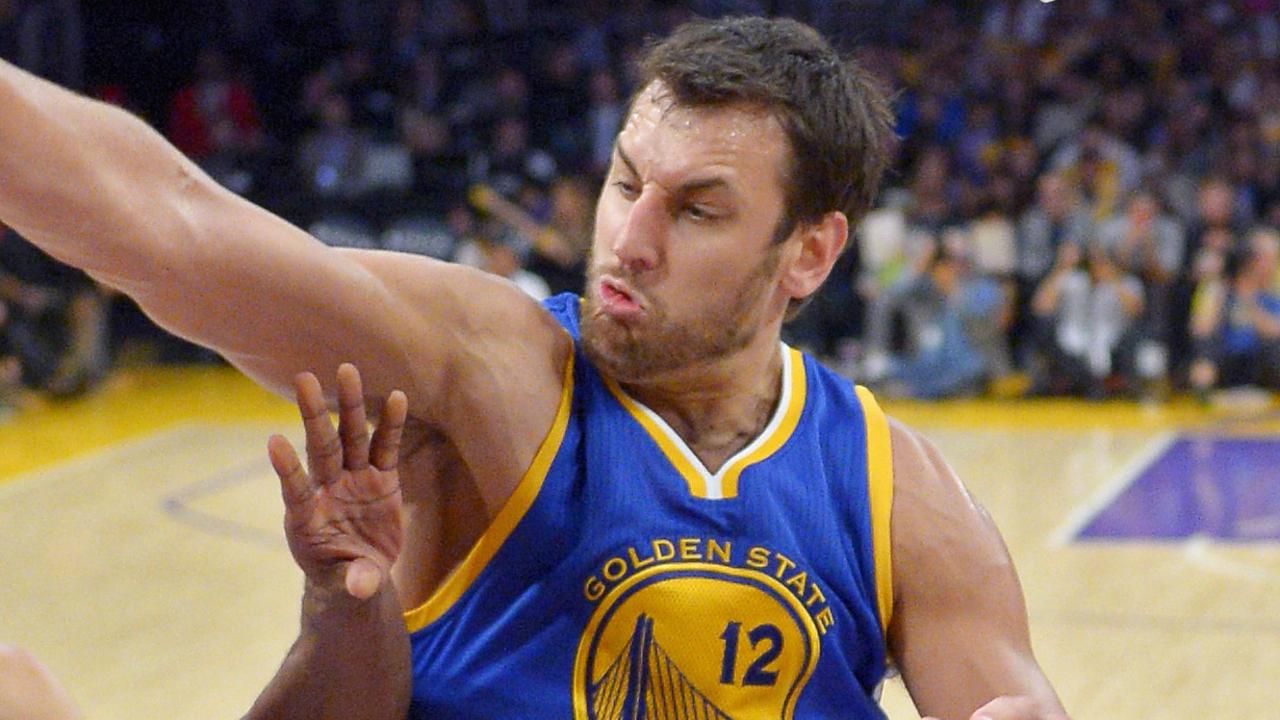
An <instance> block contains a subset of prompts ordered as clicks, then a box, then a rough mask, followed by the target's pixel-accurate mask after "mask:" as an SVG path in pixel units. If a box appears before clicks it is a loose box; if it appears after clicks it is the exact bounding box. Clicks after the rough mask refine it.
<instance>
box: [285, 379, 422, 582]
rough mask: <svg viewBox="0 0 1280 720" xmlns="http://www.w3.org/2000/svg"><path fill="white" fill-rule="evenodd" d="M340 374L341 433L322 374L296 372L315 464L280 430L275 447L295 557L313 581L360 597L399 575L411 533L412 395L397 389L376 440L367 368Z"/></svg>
mask: <svg viewBox="0 0 1280 720" xmlns="http://www.w3.org/2000/svg"><path fill="white" fill-rule="evenodd" d="M337 379H338V408H339V410H338V430H337V431H336V432H335V430H334V427H333V423H332V422H330V420H329V409H328V407H327V405H326V404H325V400H324V394H323V391H322V390H321V388H320V383H319V381H318V380H316V377H315V375H312V374H311V373H309V372H308V373H301V374H299V375H298V376H297V377H296V378H295V379H294V388H295V390H296V391H297V401H298V410H299V411H300V412H301V413H302V422H303V427H304V428H305V429H306V434H307V468H308V469H307V470H304V469H303V467H302V463H301V462H299V460H298V454H297V452H296V451H295V450H294V449H293V445H291V444H290V443H289V441H288V440H286V439H285V438H283V437H281V436H280V435H273V436H272V437H271V440H270V442H269V443H268V445H267V450H268V454H269V455H270V457H271V465H272V467H273V468H275V471H276V474H277V475H279V476H280V485H281V490H282V493H283V495H284V505H285V516H284V529H285V535H286V536H287V538H288V540H289V550H290V551H291V552H292V553H293V558H294V560H295V561H297V563H298V566H299V567H301V568H302V571H303V573H305V574H306V576H307V579H308V580H309V581H311V582H315V583H318V584H320V585H322V586H327V587H335V586H336V585H337V584H338V583H339V582H341V583H342V585H343V587H345V588H346V592H347V593H349V594H350V595H351V596H352V597H354V598H356V599H358V600H367V599H369V598H370V597H372V596H373V595H374V593H376V592H377V590H378V588H379V587H380V586H381V584H382V582H383V581H384V580H386V579H387V578H389V577H390V576H391V575H390V573H391V565H392V563H394V562H395V560H396V556H397V555H399V553H400V546H401V542H402V539H403V536H402V530H401V527H400V507H401V497H400V475H399V469H398V464H399V452H400V436H401V433H402V432H403V430H404V421H405V414H406V412H407V407H408V402H407V400H406V399H405V395H404V393H402V392H400V391H398V390H397V391H395V392H393V393H391V395H390V396H389V397H388V398H387V402H386V404H385V405H384V406H383V409H382V417H381V418H380V419H379V421H378V426H377V429H376V430H375V431H374V433H373V439H372V441H370V439H369V429H368V424H367V422H366V420H365V404H364V395H363V391H362V389H361V383H360V373H359V372H358V371H357V370H356V368H355V367H354V366H353V365H349V364H343V365H342V366H341V367H339V368H338V378H337Z"/></svg>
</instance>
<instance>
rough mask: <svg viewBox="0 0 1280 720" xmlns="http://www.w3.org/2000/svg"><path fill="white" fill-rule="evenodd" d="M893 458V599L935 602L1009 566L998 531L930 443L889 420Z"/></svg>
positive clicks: (896, 422)
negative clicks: (924, 597)
mask: <svg viewBox="0 0 1280 720" xmlns="http://www.w3.org/2000/svg"><path fill="white" fill-rule="evenodd" d="M889 437H890V443H891V445H892V452H893V484H894V492H893V512H892V524H891V528H892V530H891V537H892V547H893V559H894V562H893V567H894V572H893V575H894V586H895V592H894V595H895V598H897V600H898V601H899V602H902V601H910V600H911V599H912V598H913V597H919V596H921V595H922V594H923V593H924V592H925V590H926V589H927V591H928V594H929V595H930V596H931V597H937V596H938V595H939V593H942V594H944V595H945V594H947V593H948V592H950V591H951V590H960V589H962V588H965V587H968V586H969V585H970V584H971V579H972V578H973V577H974V575H973V573H974V572H975V571H977V572H978V576H981V574H982V572H981V570H982V568H984V567H985V568H988V569H989V568H990V567H991V566H1001V567H1004V566H1007V565H1009V557H1008V554H1007V552H1006V551H1005V548H1004V542H1003V540H1002V539H1001V538H1000V534H999V531H998V530H996V527H995V524H994V523H993V522H992V520H991V517H990V516H989V515H988V514H987V512H986V510H985V509H984V508H983V507H982V506H981V505H980V504H979V503H978V501H977V500H975V499H974V497H973V496H972V495H971V494H970V493H969V490H968V488H966V487H965V485H964V483H963V482H961V480H960V478H959V477H958V476H957V475H956V472H955V471H954V470H953V469H952V468H951V466H950V465H949V464H948V463H947V461H946V460H945V459H944V458H943V456H942V453H941V452H940V451H939V450H938V448H937V446H935V445H934V444H933V443H932V442H931V441H929V440H928V439H927V438H925V437H924V436H923V435H921V434H920V433H919V432H918V431H916V430H914V429H912V428H910V427H908V426H906V425H904V424H902V423H900V422H898V421H897V420H894V419H892V418H890V419H889Z"/></svg>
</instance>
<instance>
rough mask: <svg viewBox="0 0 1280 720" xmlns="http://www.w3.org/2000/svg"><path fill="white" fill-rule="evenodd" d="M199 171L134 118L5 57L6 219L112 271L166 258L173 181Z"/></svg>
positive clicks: (172, 223)
mask: <svg viewBox="0 0 1280 720" xmlns="http://www.w3.org/2000/svg"><path fill="white" fill-rule="evenodd" d="M197 177H202V173H200V172H199V171H198V170H197V169H196V168H195V166H194V165H192V164H191V163H189V162H188V161H187V160H186V159H185V158H183V157H182V155H181V154H180V153H178V152H177V151H176V150H174V149H173V148H172V147H171V146H169V145H168V144H167V143H166V142H165V141H164V139H163V138H161V137H160V136H159V135H158V134H157V133H156V132H155V131H153V130H151V129H150V128H149V127H147V126H146V124H145V123H143V122H142V121H141V120H139V119H138V118H136V117H134V116H132V115H130V114H129V113H127V112H125V111H123V110H121V109H119V108H115V107H112V106H109V105H106V104H104V103H100V102H96V101H94V100H90V99H88V98H85V97H82V96H78V95H76V94H74V93H72V92H70V91H67V90H64V89H62V88H60V87H58V86H56V85H53V84H52V83H49V82H46V81H44V80H41V79H40V78H37V77H36V76H34V75H31V74H29V73H26V72H24V71H22V70H19V69H18V68H16V67H14V66H12V65H9V64H7V63H4V62H2V61H0V220H2V221H4V223H6V224H9V225H12V226H13V227H14V228H15V229H16V230H17V231H18V232H19V233H20V234H22V235H23V236H24V237H26V238H27V239H28V240H30V241H32V242H33V243H35V244H36V245H38V246H39V247H41V248H42V249H43V250H45V251H46V252H48V253H49V254H51V255H53V256H54V257H56V258H58V259H59V260H62V261H63V262H67V263H69V264H71V265H75V266H77V267H82V268H84V269H86V270H88V271H89V272H90V273H93V274H97V275H104V276H108V277H113V276H119V275H121V274H122V273H124V274H128V273H127V268H129V267H145V266H147V265H153V264H157V263H160V262H162V261H163V260H164V258H163V255H162V254H161V250H163V248H164V247H165V244H166V243H169V242H172V240H173V238H175V237H176V236H179V235H180V234H181V233H180V232H179V230H180V225H181V220H182V217H181V213H180V212H177V210H176V208H175V207H174V205H173V202H172V199H173V197H174V196H175V193H171V192H167V191H168V190H169V189H170V188H174V187H179V186H181V185H182V184H184V183H190V182H192V181H193V180H194V179H195V178H197Z"/></svg>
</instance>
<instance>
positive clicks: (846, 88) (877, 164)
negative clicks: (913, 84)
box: [633, 17, 893, 242]
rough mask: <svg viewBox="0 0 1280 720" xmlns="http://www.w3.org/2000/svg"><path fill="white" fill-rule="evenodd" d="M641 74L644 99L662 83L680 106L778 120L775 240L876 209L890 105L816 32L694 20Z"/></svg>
mask: <svg viewBox="0 0 1280 720" xmlns="http://www.w3.org/2000/svg"><path fill="white" fill-rule="evenodd" d="M640 71H641V81H640V84H639V86H638V87H637V96H638V93H640V92H642V91H643V90H644V89H645V88H647V87H648V86H650V85H651V84H652V83H653V82H655V81H657V82H660V83H662V85H663V86H664V87H665V89H666V90H667V91H668V92H669V93H670V94H671V97H672V99H673V100H674V102H675V103H676V104H677V105H680V106H682V107H690V108H697V107H719V106H724V105H730V104H734V103H748V104H751V105H757V106H760V107H761V108H763V109H764V110H766V111H768V112H770V113H772V114H773V115H774V116H775V117H776V118H777V119H778V121H779V122H780V123H781V125H782V128H783V130H784V131H785V132H786V135H787V139H788V141H789V142H790V145H791V164H790V167H789V168H787V169H786V175H785V177H784V178H783V190H784V192H785V194H786V210H785V211H784V215H783V218H782V220H781V221H780V222H779V225H778V228H777V229H776V230H775V233H774V237H775V239H776V240H777V241H779V242H781V241H782V240H785V239H786V238H787V237H788V236H789V235H790V234H791V231H792V230H793V229H794V228H795V227H796V225H797V224H798V223H806V222H815V221H817V220H819V219H820V218H821V217H822V216H823V215H825V214H827V213H828V212H832V211H840V212H843V213H844V214H845V215H846V216H847V217H848V218H849V224H850V226H853V225H856V223H857V222H858V220H859V219H860V218H861V217H862V216H863V215H864V214H865V213H866V212H867V211H868V210H870V209H871V205H872V202H873V201H874V200H875V195H876V191H877V188H878V187H879V184H880V178H881V176H882V175H883V174H884V170H885V167H886V165H887V164H888V162H889V152H890V138H891V137H892V136H891V128H892V125H893V114H892V112H891V111H890V108H889V100H888V98H887V96H886V95H885V93H884V92H883V91H882V90H881V89H880V87H879V85H878V84H877V83H876V82H875V81H874V80H873V79H872V78H871V76H870V75H869V74H868V73H867V72H866V71H865V70H863V69H862V68H861V67H860V66H859V65H858V64H857V63H856V62H854V61H853V60H852V59H848V58H842V57H841V56H840V55H839V54H838V53H837V52H836V51H835V50H834V49H833V48H832V47H831V45H830V44H829V43H828V42H827V41H826V40H825V39H823V37H822V36H821V35H819V34H818V33H817V31H815V30H814V29H813V28H810V27H809V26H807V25H804V24H801V23H799V22H796V21H795V20H790V19H782V18H779V19H767V18H760V17H733V18H722V19H718V20H697V21H693V22H690V23H686V24H685V25H682V26H681V27H679V28H678V29H677V30H676V31H675V32H674V33H673V34H672V35H671V36H670V37H668V38H666V39H665V40H662V41H660V42H656V43H654V44H652V45H651V46H650V47H649V51H648V53H647V55H646V56H645V58H644V59H643V60H642V61H641V63H640ZM633 102H634V99H633Z"/></svg>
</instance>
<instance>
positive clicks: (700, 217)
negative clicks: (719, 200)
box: [684, 205, 716, 221]
mask: <svg viewBox="0 0 1280 720" xmlns="http://www.w3.org/2000/svg"><path fill="white" fill-rule="evenodd" d="M684 214H685V215H687V216H689V219H691V220H696V221H706V220H714V219H716V214H715V213H714V212H712V211H711V209H710V208H708V207H707V206H705V205H686V206H685V208H684Z"/></svg>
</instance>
